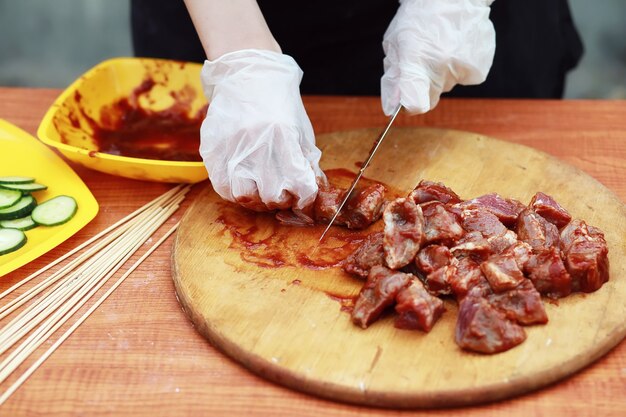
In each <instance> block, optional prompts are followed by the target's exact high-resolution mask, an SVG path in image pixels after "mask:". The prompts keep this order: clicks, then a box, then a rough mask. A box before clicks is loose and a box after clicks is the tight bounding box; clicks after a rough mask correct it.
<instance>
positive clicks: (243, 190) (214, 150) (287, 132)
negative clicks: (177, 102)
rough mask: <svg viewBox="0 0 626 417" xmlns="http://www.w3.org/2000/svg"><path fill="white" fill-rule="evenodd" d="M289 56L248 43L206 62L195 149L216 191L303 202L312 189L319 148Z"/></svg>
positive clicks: (259, 206)
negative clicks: (205, 103)
mask: <svg viewBox="0 0 626 417" xmlns="http://www.w3.org/2000/svg"><path fill="white" fill-rule="evenodd" d="M301 79H302V70H300V67H299V66H298V65H297V64H296V62H295V61H294V60H293V58H291V57H289V56H287V55H283V54H280V53H277V52H272V51H266V50H254V49H247V50H241V51H236V52H231V53H227V54H225V55H223V56H221V57H220V58H218V59H216V60H214V61H205V63H204V67H203V68H202V84H203V87H204V92H205V95H206V96H207V99H208V100H209V103H210V104H209V110H208V112H207V116H206V119H205V120H204V122H203V123H202V128H201V130H200V135H201V142H200V154H201V155H202V158H203V160H204V164H205V166H206V168H207V171H208V173H209V178H210V179H211V183H212V185H213V188H214V189H215V191H216V192H217V193H218V194H219V195H220V196H222V197H223V198H224V199H226V200H230V201H233V202H237V203H239V204H241V205H243V206H245V207H248V208H251V209H253V210H257V211H262V210H273V209H287V208H291V207H293V208H296V209H302V208H304V207H305V206H308V205H310V204H312V203H313V202H314V200H315V197H316V195H317V183H316V180H318V179H319V180H320V181H325V180H326V179H325V177H324V174H323V172H322V171H321V170H320V168H319V160H320V157H321V155H322V154H321V152H320V150H319V149H318V148H317V147H316V146H315V135H314V133H313V127H312V126H311V122H310V120H309V117H308V116H307V114H306V111H305V109H304V105H303V104H302V98H301V97H300V90H299V85H300V80H301Z"/></svg>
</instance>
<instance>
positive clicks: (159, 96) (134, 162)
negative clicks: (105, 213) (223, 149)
mask: <svg viewBox="0 0 626 417" xmlns="http://www.w3.org/2000/svg"><path fill="white" fill-rule="evenodd" d="M201 68H202V66H201V65H200V64H195V63H186V62H179V61H168V60H160V59H146V58H115V59H110V60H108V61H104V62H102V63H100V64H98V65H97V66H95V67H94V68H92V69H91V70H89V71H87V72H86V73H85V74H84V75H82V76H81V77H80V78H78V79H77V80H76V81H74V82H73V83H72V84H71V85H70V86H69V87H68V88H67V89H66V90H65V91H63V93H61V95H60V96H59V97H58V98H57V99H56V100H55V102H54V103H53V104H52V106H51V107H50V109H48V111H47V112H46V114H45V116H44V118H43V120H42V121H41V124H40V125H39V129H38V130H37V135H38V136H39V138H40V139H41V141H42V142H44V143H45V144H47V145H49V146H52V147H54V148H57V149H58V150H59V151H60V152H61V153H62V154H63V155H64V156H65V157H67V158H68V159H70V160H71V161H74V162H76V163H78V164H81V165H84V166H86V167H88V168H91V169H95V170H97V171H101V172H105V173H107V174H113V175H119V176H122V177H127V178H133V179H139V180H148V181H159V182H173V183H196V182H199V181H202V180H204V179H206V178H207V172H206V169H205V167H204V164H203V163H202V162H187V161H165V160H156V159H143V158H134V157H128V156H118V155H112V154H107V153H104V152H98V151H97V145H96V142H95V139H94V138H93V133H94V132H93V129H92V128H91V126H90V124H89V123H88V121H87V118H91V119H93V120H94V121H96V122H99V121H100V120H99V119H100V110H101V109H102V108H103V107H105V106H110V105H111V104H112V103H114V102H115V101H116V100H119V99H120V98H123V97H130V96H131V95H132V93H133V90H134V89H136V88H137V87H138V86H139V85H141V84H142V82H143V81H144V80H146V79H147V78H150V79H152V80H154V81H155V82H156V85H155V86H154V88H152V89H150V91H149V92H148V93H146V94H142V95H141V96H140V97H139V105H140V106H141V107H142V108H146V109H150V110H156V111H158V110H163V109H166V108H168V107H170V106H171V105H172V104H174V100H175V98H174V97H176V96H177V94H178V95H180V93H181V92H182V91H183V90H184V91H185V92H186V94H187V96H188V97H189V95H190V94H191V97H190V100H191V102H190V109H189V111H190V114H196V113H197V112H198V111H199V110H201V109H202V107H203V106H205V105H206V103H207V102H206V99H205V98H204V95H203V93H202V86H201V83H200V69H201ZM190 87H191V88H190ZM190 92H191V93H190Z"/></svg>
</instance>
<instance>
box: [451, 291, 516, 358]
mask: <svg viewBox="0 0 626 417" xmlns="http://www.w3.org/2000/svg"><path fill="white" fill-rule="evenodd" d="M525 339H526V333H525V332H524V329H523V328H522V327H521V326H520V325H518V324H516V323H514V322H512V321H510V320H508V319H507V318H506V316H505V314H504V313H502V312H501V311H499V310H497V309H496V308H495V307H493V306H491V305H490V304H489V302H488V301H487V300H485V299H484V298H482V297H473V296H472V297H470V296H468V297H465V298H464V299H463V300H462V301H461V303H460V306H459V318H458V320H457V322H456V330H455V340H456V343H457V344H458V345H459V346H460V347H461V348H463V349H467V350H472V351H474V352H480V353H497V352H504V351H505V350H509V349H511V348H512V347H514V346H517V345H519V344H520V343H522V342H523V341H524V340H525Z"/></svg>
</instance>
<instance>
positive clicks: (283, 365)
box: [172, 128, 626, 408]
mask: <svg viewBox="0 0 626 417" xmlns="http://www.w3.org/2000/svg"><path fill="white" fill-rule="evenodd" d="M378 133H379V132H378V130H359V131H350V132H338V133H333V134H329V135H324V136H320V137H319V138H318V145H319V146H320V148H321V149H322V152H323V157H322V161H321V163H322V168H323V169H324V170H333V169H338V168H344V169H348V170H350V171H352V172H357V171H358V162H359V161H363V159H364V158H365V157H366V156H367V153H368V151H369V149H370V147H371V145H372V142H373V141H374V139H375V138H376V137H377V135H378ZM366 176H367V177H368V178H371V179H374V180H377V181H380V182H382V183H384V184H387V185H393V187H394V189H397V190H398V191H399V192H401V193H405V194H406V193H408V192H409V191H411V190H412V189H413V188H414V187H415V185H416V184H417V183H418V182H419V181H420V180H421V179H428V180H432V181H441V182H443V183H445V184H446V185H448V186H449V187H451V188H452V189H453V190H455V191H456V192H457V193H458V194H459V195H460V196H461V197H462V198H471V197H477V196H479V195H482V194H485V193H489V192H497V193H499V194H501V195H503V196H505V197H512V198H516V199H519V200H520V201H522V202H525V203H527V202H528V201H529V200H530V198H531V197H532V196H533V195H534V193H535V192H536V191H543V192H545V193H548V194H550V195H552V196H553V197H554V198H555V199H556V200H557V201H559V202H560V203H561V205H563V206H564V207H565V208H566V209H568V210H569V212H570V213H571V214H572V216H573V217H575V218H582V219H585V220H586V221H587V222H588V223H589V224H592V225H594V226H597V227H600V228H601V229H602V230H603V231H604V232H605V234H606V240H607V242H608V245H609V259H610V265H611V267H610V281H609V282H608V283H606V284H605V285H604V286H603V287H602V288H601V289H600V290H598V291H597V292H595V293H591V294H574V295H572V296H570V297H567V298H564V299H561V300H559V301H558V303H555V302H553V303H549V302H546V303H545V304H546V310H547V313H548V316H549V320H550V321H549V323H548V324H547V325H543V326H531V327H525V329H526V332H527V334H528V338H527V340H526V341H525V342H524V343H522V344H521V345H519V346H517V347H515V348H513V349H511V350H509V351H507V352H504V353H501V354H496V355H481V354H474V353H468V352H465V351H463V350H461V349H460V348H459V347H458V346H457V345H456V344H455V342H454V326H455V322H456V316H457V311H456V306H455V304H454V303H452V302H450V303H448V304H447V305H446V307H447V311H446V312H445V313H444V315H443V316H442V318H441V319H440V320H439V322H438V323H437V324H436V325H435V327H434V328H433V330H432V331H431V332H430V333H427V334H426V333H422V332H419V331H407V330H399V329H396V328H394V327H393V319H392V317H391V316H387V317H385V318H383V319H381V320H379V321H377V322H376V323H374V324H373V325H372V326H370V327H369V328H368V329H366V330H362V329H360V328H358V327H356V326H354V325H353V324H352V323H351V321H350V315H349V313H347V312H346V311H345V308H343V307H345V304H344V301H345V300H346V299H348V298H349V297H352V296H354V295H356V294H358V291H359V289H360V287H361V285H362V282H361V281H358V280H357V279H355V278H353V277H351V276H348V275H347V274H345V273H344V272H343V271H341V269H340V268H337V267H332V268H328V267H325V265H324V264H323V263H311V264H310V265H308V264H306V263H305V262H296V261H293V259H292V258H293V257H292V258H290V257H289V256H290V254H291V252H293V253H296V252H298V253H299V255H298V256H297V257H299V259H301V258H302V255H303V253H304V254H306V255H307V256H309V255H310V256H311V257H312V258H314V257H315V256H314V255H315V253H316V252H317V251H324V250H331V249H328V248H325V246H330V247H332V246H333V245H337V242H338V240H337V239H335V238H333V235H334V236H339V234H341V233H344V232H343V231H342V230H341V228H338V227H336V228H335V227H334V228H332V230H331V232H330V236H329V238H328V239H327V240H325V241H324V244H323V245H322V247H321V248H317V249H316V245H317V238H318V236H319V235H320V234H321V231H322V228H319V229H318V228H313V229H311V228H297V227H291V228H287V227H284V226H279V225H277V222H276V221H275V220H274V218H273V217H272V216H271V215H268V214H252V213H250V212H247V211H245V210H243V209H241V208H239V207H237V206H235V205H232V204H230V203H226V202H224V201H222V200H220V199H219V197H218V196H217V195H216V194H215V193H214V192H213V191H212V189H211V188H210V186H209V185H207V186H206V188H205V189H204V190H203V191H202V192H201V194H200V195H199V196H198V197H197V200H196V201H195V202H194V204H193V205H192V206H191V207H190V208H189V209H188V210H187V212H186V214H185V216H184V218H183V220H182V223H181V225H180V228H179V231H178V233H177V238H176V243H175V246H174V252H173V267H172V268H173V276H174V282H175V286H176V292H177V294H178V297H179V299H180V302H181V304H182V306H183V308H184V310H185V311H186V313H187V314H188V315H189V317H190V318H191V320H192V321H193V323H194V324H195V325H196V327H197V329H198V330H199V331H200V332H201V333H202V334H203V335H204V336H205V337H206V338H208V339H209V340H210V341H211V343H213V344H214V345H215V346H217V347H218V348H220V349H221V350H223V351H224V352H225V353H226V354H228V355H229V356H231V357H232V358H234V359H235V360H237V361H239V362H240V363H242V364H243V365H244V366H246V367H247V368H249V369H250V370H252V371H254V372H255V373H257V374H259V375H261V376H263V377H266V378H269V379H270V380H272V381H275V382H278V383H280V384H284V385H286V386H289V387H292V388H295V389H298V390H301V391H305V392H309V393H313V394H317V395H321V396H323V397H326V398H331V399H337V400H341V401H348V402H353V403H359V404H368V405H376V406H388V407H402V408H407V407H447V406H455V405H464V404H472V403H479V402H485V401H492V400H497V399H502V398H506V397H509V396H512V395H515V394H520V393H523V392H526V391H529V390H533V389H536V388H539V387H542V386H545V385H547V384H549V383H552V382H554V381H557V380H558V379H560V378H563V377H565V376H567V375H570V374H572V373H573V372H575V371H577V370H579V369H581V368H582V367H584V366H585V365H588V364H589V363H591V362H593V361H594V360H596V359H598V358H599V357H600V356H602V355H603V354H605V353H606V352H607V351H608V350H610V349H611V348H612V347H614V346H615V345H616V344H617V343H619V341H621V340H622V339H623V338H624V336H625V335H626V302H625V301H624V300H626V273H625V272H626V271H625V270H626V244H625V238H626V208H625V206H624V205H623V203H622V202H620V201H619V199H618V198H617V197H616V196H615V195H614V194H612V193H611V192H610V191H609V190H608V189H606V188H605V187H604V186H603V185H602V184H600V183H599V182H597V181H596V180H594V179H593V178H591V177H589V176H588V175H586V174H585V173H583V172H581V171H579V170H577V169H576V168H573V167H571V166H569V165H567V164H565V163H563V162H561V161H559V160H557V159H555V158H553V157H551V156H549V155H546V154H544V153H541V152H538V151H536V150H533V149H531V148H527V147H524V146H520V145H516V144H512V143H507V142H503V141H499V140H496V139H492V138H488V137H485V136H481V135H478V134H473V133H467V132H459V131H449V130H437V129H425V128H405V129H394V130H392V131H391V132H390V133H389V137H388V138H387V139H386V141H385V143H384V144H383V145H382V146H381V148H380V149H379V152H378V154H377V155H376V157H375V158H374V160H373V162H372V164H371V165H370V167H369V168H368V170H367V171H366ZM233 221H234V222H235V223H236V224H233ZM311 230H313V232H312V231H311ZM264 245H265V249H264V250H265V251H266V252H264V253H265V254H266V255H267V256H266V258H265V259H261V257H259V256H256V255H254V254H255V251H257V250H258V249H259V247H262V246H264ZM271 250H274V252H271ZM332 250H334V249H332ZM268 251H269V252H268ZM268 253H269V254H270V255H268ZM307 259H309V258H307Z"/></svg>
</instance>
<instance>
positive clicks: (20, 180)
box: [0, 175, 35, 184]
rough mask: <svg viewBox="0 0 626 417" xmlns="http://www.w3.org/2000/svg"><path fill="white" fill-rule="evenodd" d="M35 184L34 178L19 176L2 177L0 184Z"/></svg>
mask: <svg viewBox="0 0 626 417" xmlns="http://www.w3.org/2000/svg"><path fill="white" fill-rule="evenodd" d="M31 182H35V179H34V178H33V177H21V176H17V175H12V176H7V177H0V184H28V183H31Z"/></svg>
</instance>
